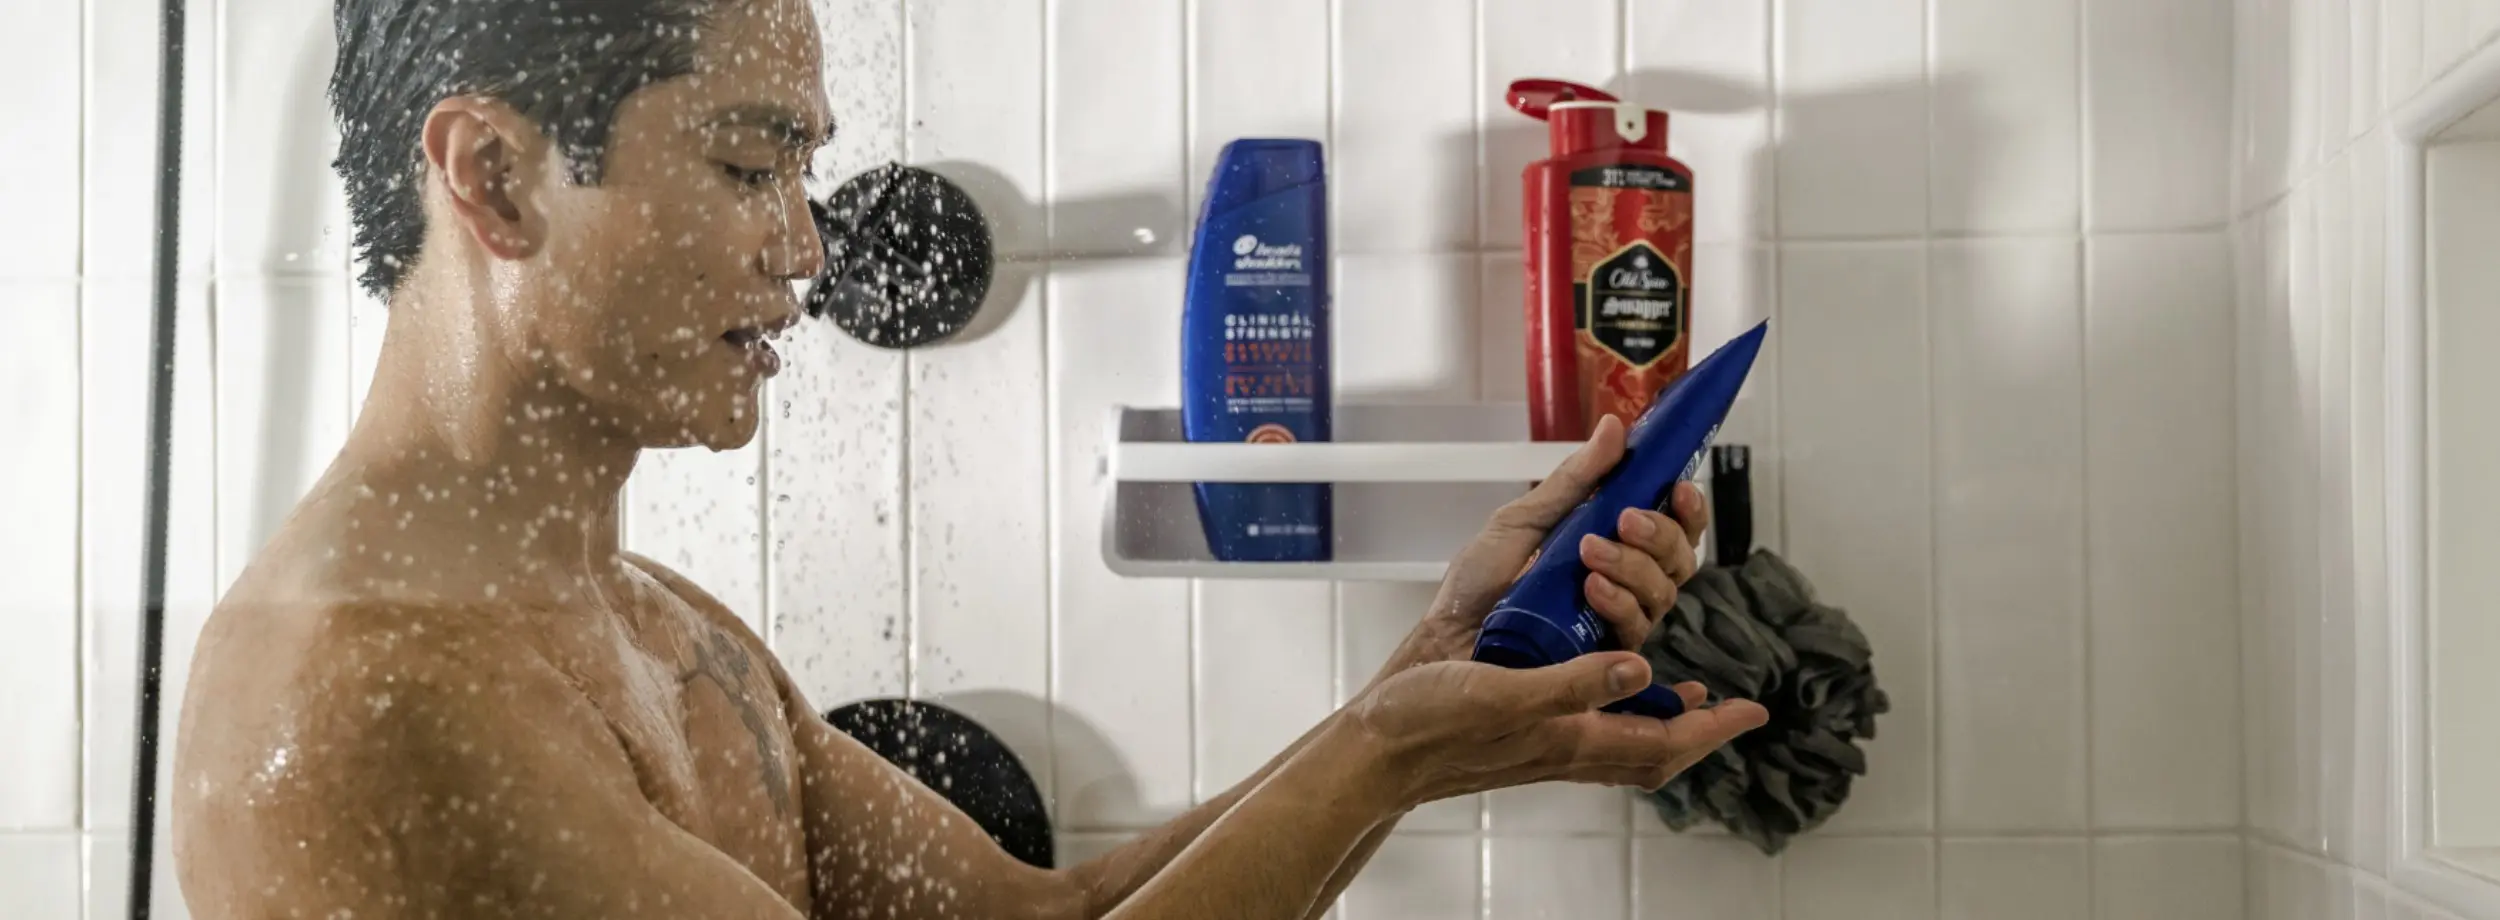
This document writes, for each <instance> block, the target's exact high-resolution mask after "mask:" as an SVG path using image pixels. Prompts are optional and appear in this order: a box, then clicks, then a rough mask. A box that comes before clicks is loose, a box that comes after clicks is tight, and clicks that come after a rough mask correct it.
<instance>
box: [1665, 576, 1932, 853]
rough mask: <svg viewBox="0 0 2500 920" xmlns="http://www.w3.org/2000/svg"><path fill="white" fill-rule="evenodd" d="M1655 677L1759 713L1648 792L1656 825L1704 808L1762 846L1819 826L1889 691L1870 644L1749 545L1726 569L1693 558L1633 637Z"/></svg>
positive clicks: (1836, 803)
mask: <svg viewBox="0 0 2500 920" xmlns="http://www.w3.org/2000/svg"><path fill="white" fill-rule="evenodd" d="M1641 655H1642V657H1645V658H1648V659H1649V665H1650V668H1651V669H1652V670H1653V671H1654V672H1656V674H1657V677H1658V679H1659V680H1662V681H1667V682H1682V681H1688V680H1697V681H1701V682H1702V683H1703V684H1704V685H1705V686H1707V687H1709V688H1710V693H1711V700H1712V702H1716V701H1717V700H1719V699H1721V698H1725V697H1741V698H1744V699H1750V700H1754V701H1756V702H1759V703H1761V704H1762V705H1763V706H1764V707H1765V708H1767V709H1769V710H1770V712H1771V721H1770V724H1767V725H1764V726H1763V727H1761V728H1758V729H1755V730H1753V731H1750V732H1747V733H1745V734H1744V735H1743V736H1741V737H1738V738H1737V739H1736V741H1735V742H1734V743H1732V744H1729V745H1728V746H1726V747H1723V748H1720V749H1719V750H1718V751H1717V752H1715V753H1713V754H1711V755H1710V756H1709V757H1706V758H1703V759H1702V761H1701V762H1700V763H1698V764H1695V765H1694V766H1693V767H1692V769H1689V770H1686V771H1684V773H1683V774H1682V775H1680V776H1677V777H1676V778H1675V779H1674V780H1672V781H1670V782H1668V783H1667V785H1666V786H1665V787H1663V788H1661V789H1659V790H1658V791H1657V792H1656V793H1654V794H1653V795H1652V796H1651V799H1652V804H1653V805H1655V806H1656V807H1657V809H1658V816H1659V817H1660V818H1662V819H1664V820H1665V821H1666V823H1667V826H1668V827H1671V828H1674V829H1676V830H1678V831H1682V830H1687V829H1689V828H1691V827H1693V826H1694V825H1697V824H1699V823H1701V822H1702V821H1703V820H1705V819H1708V820H1716V821H1717V822H1719V823H1720V824H1722V825H1725V826H1726V827H1727V829H1728V831H1729V832H1731V833H1734V834H1735V835H1736V836H1738V837H1741V838H1744V839H1745V840H1747V841H1749V842H1751V843H1752V844H1753V845H1754V846H1755V847H1756V848H1758V849H1760V850H1761V851H1762V852H1764V853H1766V854H1771V853H1778V852H1779V851H1780V850H1782V849H1784V848H1786V847H1787V846H1788V840H1789V838H1790V837H1792V836H1795V835H1796V834H1799V833H1802V832H1804V831H1808V830H1812V829H1814V828H1815V827H1818V826H1820V825H1821V824H1822V823H1823V822H1824V820H1826V819H1828V818H1830V817H1831V816H1832V813H1833V812H1836V811H1838V810H1839V809H1840V804H1841V802H1842V801H1844V800H1846V799H1847V798H1848V797H1849V784H1850V781H1851V780H1852V779H1854V778H1856V777H1858V776H1862V775H1865V773H1866V755H1865V753H1863V752H1861V751H1859V750H1858V747H1857V744H1856V741H1857V740H1858V739H1860V738H1872V737H1875V717H1876V716H1877V715H1880V714H1882V713H1884V712H1887V711H1889V710H1890V709H1891V705H1892V704H1891V701H1890V700H1889V699H1887V698H1886V697H1885V696H1884V691H1883V690H1882V689H1881V688H1879V687H1877V686H1876V685H1875V672H1874V670H1873V668H1872V667H1871V665H1870V662H1871V660H1872V659H1873V657H1874V651H1873V649H1872V648H1870V647H1869V646H1868V645H1867V641H1866V635H1865V634H1864V633H1861V632H1859V631H1858V627H1857V625H1856V624H1854V623H1851V622H1849V615H1848V614H1847V613H1844V612H1842V611H1841V610H1839V609H1838V608H1834V607H1829V606H1825V605H1823V604H1819V603H1816V602H1815V599H1814V588H1813V586H1812V585H1809V584H1807V583H1806V580H1805V576H1803V575H1800V574H1798V572H1797V570H1796V569H1795V568H1793V567H1791V566H1790V565H1789V564H1788V563H1787V561H1785V560H1783V559H1781V558H1779V556H1778V555H1776V554H1774V553H1772V552H1770V551H1769V550H1762V549H1756V550H1754V551H1753V552H1752V553H1751V554H1749V555H1748V556H1747V557H1746V560H1745V562H1744V564H1743V565H1742V566H1740V567H1738V568H1735V569H1729V568H1723V567H1719V566H1709V567H1705V568H1703V569H1702V570H1701V571H1700V572H1699V573H1698V574H1696V575H1694V576H1693V579H1692V581H1690V582H1688V583H1687V584H1685V586H1684V590H1683V592H1682V594H1681V596H1679V597H1678V598H1677V599H1676V602H1675V610H1674V611H1672V612H1670V613H1669V614H1668V615H1667V617H1666V619H1665V620H1663V621H1661V622H1660V623H1659V624H1658V629H1657V631H1655V632H1653V633H1651V634H1650V637H1649V641H1648V642H1645V643H1642V645H1641Z"/></svg>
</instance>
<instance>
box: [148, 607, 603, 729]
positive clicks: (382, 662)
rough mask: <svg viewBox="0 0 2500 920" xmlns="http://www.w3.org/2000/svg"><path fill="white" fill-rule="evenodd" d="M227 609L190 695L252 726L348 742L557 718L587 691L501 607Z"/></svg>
mask: <svg viewBox="0 0 2500 920" xmlns="http://www.w3.org/2000/svg"><path fill="white" fill-rule="evenodd" d="M217 618H218V621H219V622H216V623H214V624H212V628H211V629H210V630H209V631H208V633H207V634H205V635H203V637H202V643H201V648H200V653H199V655H198V656H197V657H196V659H195V661H194V665H193V673H192V680H191V690H190V694H191V695H192V696H195V697H199V698H201V699H204V700H206V701H209V702H208V704H207V705H208V709H207V710H204V711H202V712H201V713H200V715H201V716H203V717H205V718H208V719H210V720H211V721H214V722H218V723H224V726H223V727H225V728H228V729H230V730H235V731H240V732H243V733H245V734H251V733H254V732H255V730H261V729H275V730H283V731H287V732H303V733H313V734H317V735H320V736H322V737H328V738H334V739H338V740H348V739H350V738H353V737H365V736H370V735H372V734H373V733H376V732H392V733H401V734H405V733H408V732H421V731H423V730H425V729H426V727H427V725H426V722H427V720H429V719H447V720H449V719H456V720H466V721H472V722H475V721H503V720H512V719H520V720H531V719H538V718H554V717H557V713H559V712H561V711H563V710H564V709H568V708H570V707H567V706H564V705H562V704H563V703H565V702H568V700H567V699H566V698H567V697H574V696H578V694H576V693H574V691H573V688H572V687H571V685H570V684H569V683H568V682H567V681H566V680H565V679H564V678H563V675H562V673H561V672H560V671H559V670H558V669H557V668H556V667H555V666H554V665H553V664H551V663H550V662H549V660H548V658H547V656H546V655H545V654H544V653H543V652H542V651H541V650H540V649H539V647H538V645H537V643H535V642H533V641H530V637H529V636H528V635H527V633H526V631H525V630H524V629H523V628H522V627H521V626H520V625H519V624H518V623H517V622H516V619H515V618H513V617H511V616H509V615H505V614H503V613H501V612H498V611H495V610H488V609H479V608H468V607H449V606H440V605H422V604H414V603H408V602H402V601H390V600H369V599H356V600H336V601H325V602H304V603H296V604H284V605H271V604H243V605H221V607H220V609H219V610H218V613H217ZM186 708H194V707H191V706H186ZM446 724H447V723H446ZM203 727H204V728H206V727H210V726H203ZM437 727H440V726H437Z"/></svg>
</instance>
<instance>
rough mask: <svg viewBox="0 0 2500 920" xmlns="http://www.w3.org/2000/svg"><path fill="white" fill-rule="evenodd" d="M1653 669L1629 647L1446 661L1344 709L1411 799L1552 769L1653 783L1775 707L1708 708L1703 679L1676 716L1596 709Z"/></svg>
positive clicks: (1636, 686) (1481, 788) (1394, 794)
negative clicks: (1520, 659)
mask: <svg viewBox="0 0 2500 920" xmlns="http://www.w3.org/2000/svg"><path fill="white" fill-rule="evenodd" d="M1649 681H1650V671H1649V664H1648V663H1647V662H1645V661H1643V660H1641V656H1639V655H1637V654H1633V653H1630V652H1606V653H1599V654H1592V655H1583V656H1580V657H1578V658H1574V659H1572V660H1570V661H1566V662H1563V663H1561V664H1556V665H1551V666H1547V667H1542V668H1526V669H1512V668H1503V667H1497V666H1494V665H1488V664H1479V663H1476V662H1471V661H1443V662H1437V663H1433V664H1426V665H1421V666H1417V667H1414V668H1409V669H1407V670H1405V671H1401V672H1399V673H1397V674H1394V675H1390V676H1388V677H1387V678H1385V679H1383V680H1382V681H1380V682H1379V683H1377V684H1374V685H1372V687H1371V688H1370V689H1369V690H1367V691H1366V692H1365V693H1364V694H1363V695H1362V696H1361V697H1358V698H1357V699H1355V700H1354V701H1353V702H1352V703H1351V704H1350V705H1348V706H1347V707H1346V710H1345V712H1344V716H1345V718H1343V719H1342V720H1341V721H1342V722H1343V723H1344V727H1345V728H1346V729H1347V730H1349V731H1350V732H1351V733H1352V734H1353V735H1354V736H1355V737H1354V742H1355V743H1360V744H1364V745H1366V746H1368V747H1370V748H1371V752H1370V753H1372V754H1373V755H1375V756H1376V757H1377V758H1378V763H1380V765H1381V768H1382V775H1381V776H1380V777H1379V780H1380V781H1381V782H1382V783H1383V784H1384V786H1383V789H1382V791H1383V793H1384V794H1385V795H1387V796H1388V797H1389V798H1390V799H1391V801H1389V802H1387V803H1385V804H1386V805H1387V806H1388V807H1389V808H1391V809H1392V810H1404V809H1407V808H1412V807H1414V806H1416V805H1420V804H1423V803H1425V802H1430V801H1434V800H1438V799H1445V798H1450V797H1452V796H1460V795H1467V794H1470V793H1476V792H1485V791H1489V790H1493V789H1499V788H1504V787H1509V786H1519V785H1525V784H1529V783H1538V782H1547V781H1554V780H1561V781H1566V782H1578V783H1595V784H1602V785H1610V786H1634V787H1639V788H1641V789H1644V790H1655V789H1657V788H1658V787H1660V786H1663V785H1665V784H1666V782H1667V781H1668V780H1669V779H1673V778H1674V777H1675V775H1676V774H1678V773H1681V772H1683V771H1684V770H1685V769H1686V768H1689V767H1691V766H1692V765H1693V764H1695V763H1697V762H1699V761H1700V760H1701V758H1703V757H1705V756H1708V755H1709V754H1710V752H1711V751H1714V750H1717V749H1718V748H1719V746H1720V745H1723V744H1726V743H1727V742H1728V741H1730V740H1732V739H1734V738H1735V737H1736V736H1737V735H1740V734H1743V733H1745V732H1747V731H1749V730H1752V729H1754V728H1757V727H1760V726H1761V725H1762V724H1763V723H1764V722H1766V721H1768V720H1769V717H1770V715H1769V713H1768V712H1766V711H1765V710H1764V709H1763V708H1762V706H1761V705H1760V704H1757V703H1754V702H1752V701H1750V700H1729V701H1726V702H1723V703H1720V704H1719V705H1717V706H1714V707H1711V708H1708V709H1703V708H1699V707H1700V705H1701V703H1702V701H1703V690H1702V686H1701V685H1700V684H1697V683H1685V684H1679V685H1677V686H1676V688H1675V689H1676V692H1677V694H1678V695H1680V696H1682V697H1683V698H1684V703H1685V706H1686V711H1685V712H1684V713H1683V714H1682V715H1679V716H1677V717H1675V718H1674V719H1670V720H1665V721H1661V720H1658V719H1654V718H1650V717H1646V716H1634V715H1616V714H1612V713H1603V712H1599V711H1597V710H1598V707H1601V706H1604V705H1606V704H1608V703H1612V702H1615V701H1616V700H1620V699H1623V698H1625V697H1628V696H1631V695H1632V694H1633V693H1635V692H1637V691H1639V690H1640V689H1641V688H1643V687H1646V686H1649Z"/></svg>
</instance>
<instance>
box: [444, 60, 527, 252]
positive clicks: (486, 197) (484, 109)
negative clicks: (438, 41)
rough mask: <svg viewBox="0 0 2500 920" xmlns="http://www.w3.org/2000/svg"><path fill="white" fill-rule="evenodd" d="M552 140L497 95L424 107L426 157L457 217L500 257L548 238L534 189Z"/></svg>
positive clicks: (482, 243)
mask: <svg viewBox="0 0 2500 920" xmlns="http://www.w3.org/2000/svg"><path fill="white" fill-rule="evenodd" d="M546 143H547V142H546V139H545V136H544V135H542V134H540V133H539V131H538V128H537V126H536V125H533V124H531V123H530V121H529V119H527V118H524V117H522V116H521V114H520V113H519V112H515V111H513V110H512V107H510V106H507V105H505V104H503V103H502V102H501V101H498V100H495V99H490V98H486V97H481V96H455V97H452V98H450V99H445V100H443V101H442V102H441V103H439V104H437V105H435V106H434V109H433V111H431V112H428V113H426V117H425V132H424V145H425V161H426V163H427V165H429V166H431V167H432V172H433V174H434V175H437V176H441V177H442V185H443V189H444V191H445V192H447V193H448V195H447V198H448V199H449V204H450V209H451V217H452V219H453V220H456V221H458V222H459V224H460V227H461V228H462V229H463V230H466V231H467V232H468V233H469V235H470V236H471V237H474V238H475V239H476V240H477V241H478V245H481V246H484V247H486V249H487V251H488V252H491V253H493V254H494V255H495V256H496V257H497V258H502V259H524V258H528V257H529V256H530V255H531V254H533V253H535V252H537V251H538V247H539V245H540V244H541V243H542V242H543V239H542V237H543V235H544V230H545V227H546V224H545V221H544V220H542V219H541V218H542V216H543V215H540V214H538V213H536V211H535V209H534V208H533V207H532V206H531V205H532V198H533V196H532V195H531V194H530V193H531V192H533V191H535V189H533V188H531V184H532V183H533V182H535V181H537V176H538V170H537V168H536V167H537V165H538V157H539V156H540V154H541V153H542V152H543V151H544V149H545V145H546Z"/></svg>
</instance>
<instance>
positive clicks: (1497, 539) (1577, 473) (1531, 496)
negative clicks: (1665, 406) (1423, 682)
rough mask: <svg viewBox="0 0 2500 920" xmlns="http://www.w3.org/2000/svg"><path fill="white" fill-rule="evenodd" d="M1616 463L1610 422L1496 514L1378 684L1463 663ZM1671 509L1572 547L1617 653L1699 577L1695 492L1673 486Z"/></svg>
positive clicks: (1619, 524)
mask: <svg viewBox="0 0 2500 920" xmlns="http://www.w3.org/2000/svg"><path fill="white" fill-rule="evenodd" d="M1622 459H1623V424H1622V422H1620V421H1618V420H1617V419H1616V418H1615V417H1614V416H1611V415H1610V416H1607V417H1606V418H1605V419H1603V420H1601V421H1600V422H1599V423H1598V426H1597V432H1596V433H1595V434H1592V435H1590V436H1589V440H1588V442H1587V443H1586V444H1583V445H1581V447H1580V449H1579V450H1577V451H1574V452H1573V453H1572V454H1571V456H1570V457H1567V458H1565V459H1564V460H1563V462H1562V464H1561V465H1560V466H1558V467H1556V468H1555V469H1554V474H1553V475H1551V476H1548V477H1546V478H1545V481H1543V482H1540V483H1538V484H1537V486H1536V488H1534V489H1531V490H1529V491H1528V494H1526V495H1522V496H1520V497H1519V498H1518V499H1516V500H1513V501H1512V502H1510V503H1509V504H1506V505H1503V506H1502V507H1501V508H1500V509H1499V510H1497V511H1495V512H1494V513H1493V518H1492V520H1491V521H1490V522H1489V523H1487V524H1486V525H1485V528H1484V529H1483V530H1482V531H1479V532H1477V534H1476V538H1475V539H1474V540H1471V541H1469V542H1468V544H1467V546H1466V548H1464V549H1461V550H1460V551H1459V553H1458V557H1457V558H1455V559H1452V560H1451V561H1450V569H1449V574H1447V575H1446V576H1444V577H1443V578H1442V581H1441V592H1440V594H1438V595H1437V596H1435V597H1434V598H1433V601H1432V607H1431V609H1430V611H1429V612H1427V613H1426V614H1425V615H1424V619H1423V622H1421V623H1418V624H1416V626H1415V630H1414V631H1413V632H1411V633H1409V634H1407V637H1406V641H1405V642H1403V643H1401V644H1400V645H1399V647H1398V650H1397V652H1396V653H1395V654H1393V655H1391V656H1390V659H1389V662H1388V663H1387V665H1386V666H1385V667H1383V668H1382V670H1381V675H1382V676H1386V675H1389V674H1394V673H1397V672H1398V671H1401V670H1404V669H1406V668H1409V667H1413V666H1415V665H1419V664H1429V663H1431V662H1435V661H1450V660H1454V659H1463V658H1466V657H1468V656H1469V654H1470V653H1471V652H1472V651H1473V650H1474V649H1475V644H1476V633H1477V632H1478V631H1479V630H1480V629H1482V628H1483V626H1484V618H1485V617H1486V616H1488V615H1490V614H1491V613H1492V612H1493V604H1494V602H1495V601H1498V600H1500V599H1501V597H1502V594H1503V593H1504V592H1506V591H1508V590H1510V586H1511V583H1512V582H1514V581H1517V580H1518V578H1519V575H1520V574H1521V573H1523V572H1525V571H1526V569H1527V565H1528V560H1529V559H1530V558H1531V557H1532V556H1534V555H1535V553H1536V551H1537V547H1538V546H1540V545H1542V544H1543V543H1544V542H1545V538H1546V535H1547V533H1548V532H1550V531H1551V530H1553V528H1554V525H1555V524H1558V523H1561V521H1562V519H1563V516H1564V515H1567V514H1570V513H1571V509H1573V508H1576V507H1578V506H1579V504H1580V502H1582V501H1584V500H1586V499H1587V498H1588V496H1589V493H1590V492H1591V491H1592V490H1593V489H1594V488H1595V487H1596V484H1597V482H1598V480H1599V479H1601V478H1603V477H1604V476H1605V475H1606V472H1607V471H1608V470H1611V469H1613V468H1614V465H1615V463H1616V462H1618V461H1620V460H1622ZM1671 507H1673V508H1674V509H1675V516H1674V517H1668V516H1667V515H1664V514H1660V513H1658V512H1655V511H1651V510H1649V509H1647V508H1627V509H1624V510H1623V512H1622V513H1621V514H1620V515H1619V516H1617V518H1616V519H1615V530H1616V533H1617V535H1618V537H1619V539H1616V540H1609V539H1606V538H1603V537H1598V536H1590V537H1588V538H1587V539H1585V540H1583V541H1581V543H1580V545H1579V546H1578V547H1577V549H1578V550H1579V553H1580V561H1581V562H1582V563H1583V564H1585V565H1587V566H1588V568H1589V575H1588V580H1587V581H1586V582H1585V583H1584V584H1583V585H1582V586H1581V590H1582V592H1583V593H1584V594H1585V595H1586V596H1587V598H1588V601H1589V606H1590V607H1591V608H1592V609H1594V610H1596V611H1597V613H1598V615H1599V616H1601V617H1603V618H1604V619H1605V620H1606V623H1607V625H1609V626H1611V627H1613V628H1614V631H1615V638H1616V640H1617V641H1618V642H1619V643H1621V647H1622V648H1626V649H1633V650H1638V649H1639V648H1640V647H1641V643H1642V642H1643V641H1645V640H1647V639H1648V638H1649V633H1650V631H1651V630H1652V629H1655V628H1656V627H1657V625H1658V621H1659V620H1660V619H1663V618H1664V617H1665V616H1666V615H1667V611H1668V610H1670V609H1673V608H1674V606H1675V597H1676V590H1677V589H1678V588H1679V587H1681V586H1682V585H1683V584H1684V583H1685V582H1686V581H1689V580H1691V579H1692V577H1693V572H1694V570H1695V568H1697V556H1696V555H1695V549H1696V548H1697V547H1698V546H1700V545H1701V534H1702V531H1703V530H1705V529H1707V528H1708V527H1709V526H1710V512H1709V509H1708V507H1707V506H1705V505H1704V503H1703V502H1702V500H1701V490H1700V489H1699V488H1697V487H1695V486H1694V485H1693V484H1692V483H1689V482H1679V483H1676V485H1675V492H1674V499H1673V502H1672V504H1671Z"/></svg>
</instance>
